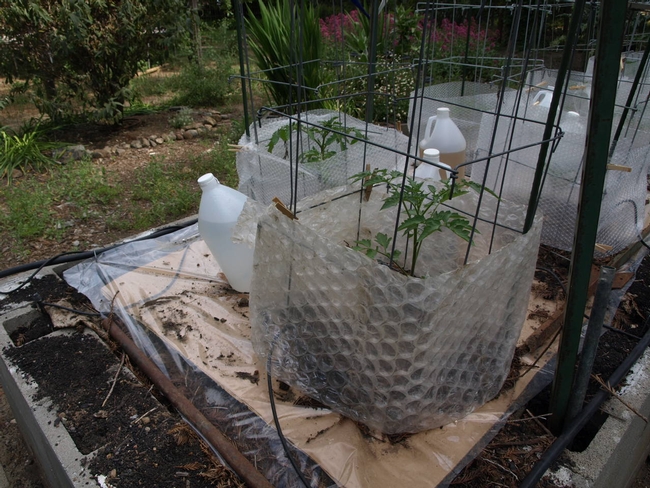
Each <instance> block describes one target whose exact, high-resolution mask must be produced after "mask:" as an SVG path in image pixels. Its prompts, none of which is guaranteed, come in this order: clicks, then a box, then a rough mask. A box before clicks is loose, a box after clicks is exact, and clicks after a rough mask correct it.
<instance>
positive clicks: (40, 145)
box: [0, 125, 61, 181]
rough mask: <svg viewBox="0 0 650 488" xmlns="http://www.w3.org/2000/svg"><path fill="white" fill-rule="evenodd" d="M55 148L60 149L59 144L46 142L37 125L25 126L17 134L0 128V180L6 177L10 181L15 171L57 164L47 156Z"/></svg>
mask: <svg viewBox="0 0 650 488" xmlns="http://www.w3.org/2000/svg"><path fill="white" fill-rule="evenodd" d="M57 147H61V144H59V143H55V142H48V141H46V140H45V133H44V131H43V130H41V129H40V128H39V126H38V125H37V126H35V127H29V126H27V127H26V128H25V129H24V130H23V131H21V132H20V133H18V134H14V133H12V131H11V130H10V129H8V128H5V127H2V128H0V178H4V177H7V180H8V181H10V180H11V174H12V172H13V171H14V170H15V169H19V170H22V171H26V170H28V169H33V170H35V171H43V170H45V169H47V168H48V167H50V166H52V165H53V164H56V163H57V162H56V160H54V159H53V158H52V156H51V155H48V153H51V151H52V150H53V149H55V148H57Z"/></svg>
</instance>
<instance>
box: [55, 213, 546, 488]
mask: <svg viewBox="0 0 650 488" xmlns="http://www.w3.org/2000/svg"><path fill="white" fill-rule="evenodd" d="M219 272H220V270H219V268H218V267H217V265H216V263H215V262H214V260H213V259H212V257H211V255H210V253H209V251H208V249H207V246H205V244H204V243H203V241H202V240H200V238H199V237H198V233H197V229H196V226H192V227H189V228H187V229H185V230H183V231H179V232H176V233H174V234H170V235H168V236H164V237H161V238H158V239H155V240H151V241H140V242H133V243H130V244H127V245H124V246H122V247H119V248H116V249H114V250H112V251H110V252H107V253H105V254H102V255H99V256H97V258H96V259H93V260H89V261H87V262H84V263H82V264H80V265H78V266H76V267H74V268H71V269H70V270H68V271H66V272H65V279H66V280H67V281H68V283H70V284H71V285H72V286H74V287H76V288H78V289H79V290H80V291H81V292H83V293H85V294H86V295H87V296H89V297H90V298H91V300H92V301H93V304H94V305H95V307H97V308H98V310H102V311H104V312H106V313H108V312H109V311H110V310H111V309H112V310H113V311H114V312H115V313H118V314H119V315H120V316H121V317H122V318H123V319H124V320H125V321H126V322H127V324H128V325H129V328H130V331H131V334H132V335H133V336H134V338H135V340H136V341H137V342H138V345H139V346H140V347H141V348H142V349H143V350H145V351H146V352H147V353H148V355H149V356H150V357H151V358H152V359H153V360H154V361H155V362H157V364H158V365H159V366H160V367H161V368H162V369H163V370H164V371H165V372H166V374H167V375H168V376H170V377H171V378H173V380H174V382H175V384H176V385H177V386H179V387H180V388H183V389H184V391H185V392H186V394H187V396H188V398H190V399H191V400H192V401H193V402H194V404H195V405H197V407H198V408H200V409H201V410H202V411H203V413H204V414H206V416H208V418H210V419H211V420H212V421H213V422H214V423H215V424H216V425H217V426H218V427H219V428H220V429H221V430H222V431H224V432H225V433H226V434H227V435H228V436H229V437H230V438H231V439H232V440H233V442H234V443H235V444H236V445H237V447H238V448H239V449H240V450H241V451H242V452H243V453H244V454H245V455H246V456H247V457H248V458H249V459H250V460H251V462H253V463H254V464H255V465H256V466H257V468H258V469H260V471H261V472H262V473H263V474H265V475H266V476H267V477H268V478H269V480H270V481H271V482H272V483H273V484H274V485H275V486H279V487H293V486H298V484H299V481H298V479H297V477H296V475H295V473H294V472H293V469H292V468H291V466H290V464H289V463H288V461H287V459H286V457H285V455H284V452H283V450H282V447H281V445H280V442H279V440H278V437H277V434H276V432H275V429H274V428H273V427H271V425H272V417H271V411H270V407H269V402H268V391H267V388H266V377H265V374H264V368H263V365H262V364H260V363H259V362H258V360H257V359H256V356H255V354H254V353H253V348H252V345H251V341H250V325H249V319H248V315H249V311H248V307H247V306H246V302H247V298H248V296H247V295H241V294H237V293H235V292H233V291H232V290H231V289H230V288H229V287H228V286H227V283H226V282H225V281H224V280H223V278H221V277H220V275H219ZM118 292H119V293H118ZM534 309H535V306H531V310H534ZM530 332H531V329H530V323H527V325H526V327H525V329H524V332H523V333H522V337H523V335H525V334H529V333H530ZM551 356H552V353H547V354H546V355H545V356H544V358H543V359H542V361H541V362H540V363H538V366H540V367H542V366H543V365H545V364H548V363H547V361H548V360H549V358H550V357H551ZM522 360H523V362H524V364H530V363H531V362H532V361H533V358H530V357H528V356H525V357H524V358H522ZM547 368H548V366H547ZM550 379H551V375H550V374H549V372H548V371H547V369H542V370H538V369H534V370H533V371H532V372H529V373H528V374H526V375H525V376H523V377H522V378H521V379H519V380H518V381H517V383H516V385H515V387H514V388H513V389H511V390H508V391H506V392H504V393H502V394H501V395H500V396H499V397H497V398H496V399H495V400H493V401H491V402H489V403H487V404H486V405H484V406H483V407H481V408H480V409H478V410H476V411H475V412H474V413H472V414H470V415H468V416H466V417H464V418H463V419H460V420H458V421H457V422H454V423H451V424H449V425H446V426H444V427H443V428H441V429H434V430H430V431H426V432H422V433H419V434H416V435H412V436H409V437H408V438H407V439H405V440H402V441H401V442H398V443H394V442H391V440H390V439H388V438H386V437H385V436H382V435H381V434H379V433H372V432H369V431H368V430H367V429H362V428H360V426H359V424H357V423H355V422H354V421H352V420H350V419H347V418H345V417H342V416H340V415H338V414H335V413H333V412H332V411H330V410H329V409H325V408H312V407H300V406H296V405H294V402H295V401H296V400H297V399H299V398H302V399H303V400H304V397H303V394H302V393H301V392H299V391H297V390H296V389H294V388H291V389H289V390H283V389H281V388H280V385H279V384H278V383H277V382H274V385H275V391H276V402H277V404H278V414H279V418H280V422H281V425H282V426H283V430H284V432H285V435H286V436H287V437H288V439H289V441H290V444H291V446H292V449H294V448H296V450H295V451H294V457H297V459H298V462H299V465H300V466H301V469H302V470H303V471H304V472H305V473H306V475H307V476H308V477H310V478H311V479H312V483H311V484H312V486H328V485H339V486H347V487H373V488H381V487H387V488H388V487H394V486H404V485H407V484H411V485H413V486H436V485H438V484H440V485H441V486H443V485H446V484H448V483H449V482H451V480H452V479H453V478H454V476H455V475H456V474H457V473H458V472H459V471H460V469H461V468H462V467H463V466H464V465H465V464H467V463H468V462H469V461H471V460H472V459H473V458H474V457H475V456H476V455H477V454H478V453H480V450H481V449H482V448H483V447H484V445H485V444H486V443H487V442H488V441H489V440H490V439H491V437H492V436H493V435H494V434H496V432H497V431H498V429H499V428H500V426H501V425H502V423H503V422H505V420H506V419H507V417H508V415H509V414H510V413H512V412H513V411H515V410H516V409H517V408H519V407H520V406H522V405H523V404H525V402H527V401H528V399H529V398H530V397H531V396H532V395H534V394H535V393H536V392H538V391H539V390H540V389H541V388H542V387H543V386H544V385H546V384H547V383H548V381H550ZM299 403H300V402H299Z"/></svg>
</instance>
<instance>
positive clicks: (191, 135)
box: [183, 129, 199, 139]
mask: <svg viewBox="0 0 650 488" xmlns="http://www.w3.org/2000/svg"><path fill="white" fill-rule="evenodd" d="M198 136H199V131H197V130H196V129H190V130H186V131H185V133H184V134H183V137H184V138H185V139H194V138H195V137H198Z"/></svg>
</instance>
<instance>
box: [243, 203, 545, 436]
mask: <svg viewBox="0 0 650 488" xmlns="http://www.w3.org/2000/svg"><path fill="white" fill-rule="evenodd" d="M328 196H329V198H330V199H331V200H330V201H329V203H326V204H320V205H315V204H316V202H317V200H318V198H317V197H315V198H314V199H312V200H310V201H305V202H304V205H305V207H308V206H309V205H312V204H314V205H315V206H314V207H313V209H311V210H310V209H309V208H307V209H306V210H304V211H302V212H300V213H299V219H300V220H298V221H292V220H289V219H288V218H286V217H285V216H283V215H282V214H280V213H279V212H277V211H275V210H273V209H272V210H270V211H269V213H268V214H267V215H265V216H264V217H263V218H261V219H260V222H259V226H258V233H257V241H256V251H255V264H254V269H255V273H254V278H253V283H252V285H251V325H252V329H253V346H254V348H255V350H256V352H257V353H258V354H259V355H260V356H262V357H264V358H268V357H269V355H270V356H271V358H272V362H271V363H272V373H273V375H274V376H277V377H278V378H280V379H282V380H283V381H285V382H287V383H288V384H290V385H293V386H296V387H297V388H298V389H300V390H302V391H305V392H306V393H307V394H308V395H309V396H311V397H312V398H316V399H317V400H319V401H321V402H322V403H324V404H325V405H327V406H329V407H331V408H332V409H333V410H335V411H337V412H340V413H342V414H343V415H345V416H347V417H350V418H352V419H354V420H357V421H359V422H362V423H364V424H367V425H369V426H370V427H373V428H375V429H378V430H380V431H382V432H385V433H389V434H392V433H402V432H419V431H422V430H426V429H432V428H434V427H438V426H441V425H444V424H446V423H448V422H450V421H452V420H454V419H458V418H460V417H463V416H465V415H467V414H468V413H469V412H471V411H473V410H474V409H476V408H477V407H479V406H481V405H483V404H484V403H485V402H487V401H488V400H490V399H491V398H493V397H494V396H495V395H496V394H497V392H498V391H499V389H500V388H501V386H502V384H503V382H504V380H505V378H506V376H507V374H508V371H509V368H510V362H511V360H512V355H513V353H514V349H515V346H516V342H517V339H518V337H519V334H520V331H521V327H522V325H523V323H524V320H525V316H526V309H527V303H528V297H529V293H530V286H531V283H532V279H533V273H534V269H535V262H536V257H537V250H538V246H539V235H540V230H541V222H540V221H538V222H537V223H536V225H535V226H534V228H533V229H532V230H531V232H529V233H528V234H527V235H519V234H516V233H514V232H509V231H503V232H502V233H501V237H497V238H496V239H495V244H494V247H493V248H492V253H491V254H489V255H486V254H487V250H488V248H487V246H485V247H483V252H482V255H478V254H479V253H480V246H477V248H476V252H477V254H476V255H473V257H474V258H475V261H474V262H472V263H470V264H468V265H467V266H464V267H459V266H460V264H459V263H462V258H461V257H464V255H465V251H464V250H465V246H464V245H463V243H464V241H461V240H460V239H459V238H458V237H456V236H455V235H453V234H452V233H451V232H450V231H447V230H446V229H445V231H443V232H440V233H436V234H434V235H433V236H431V238H430V241H431V247H430V248H429V249H427V250H423V251H422V254H425V255H428V257H429V261H428V265H427V266H423V268H422V269H421V271H420V273H419V274H424V275H426V277H425V278H414V277H409V276H405V275H402V274H400V273H397V272H395V271H392V270H390V269H389V268H388V267H387V266H385V265H384V264H380V263H378V262H376V261H374V260H371V259H369V258H368V257H366V256H365V255H364V254H362V253H360V252H357V251H354V250H352V249H350V248H348V247H346V243H354V241H355V239H356V238H357V234H356V229H357V225H356V224H357V218H358V216H359V212H360V211H361V222H362V223H363V226H362V230H361V232H362V236H363V235H374V234H376V233H377V232H385V233H388V234H390V235H392V229H393V225H394V222H395V217H396V216H395V215H391V214H390V212H389V211H388V210H385V211H381V212H380V211H379V208H380V207H381V203H382V197H383V195H381V194H380V192H379V191H375V192H373V194H372V198H371V200H370V202H367V203H363V204H361V205H362V208H361V209H359V205H360V203H359V200H360V199H359V195H358V194H351V195H348V196H341V195H337V194H336V192H332V193H331V194H330V195H328ZM333 197H335V198H333ZM476 198H477V195H476V194H475V193H473V192H471V193H468V194H466V195H463V196H461V197H458V199H454V200H453V201H452V202H453V206H458V207H463V208H465V209H466V210H471V207H472V206H473V207H474V208H475V207H476V204H477V200H476ZM496 206H497V200H496V199H495V198H493V197H489V195H485V196H484V201H483V209H482V210H484V211H486V212H488V209H492V213H494V209H495V207H496ZM507 209H508V205H506V204H503V206H502V207H501V209H500V212H504V213H506V212H507ZM509 209H510V210H511V211H512V215H511V216H512V218H513V219H515V220H518V218H521V216H522V215H523V214H522V213H521V212H519V213H517V212H515V211H514V210H515V209H514V208H513V207H512V206H510V207H509ZM500 220H501V219H500ZM503 220H506V217H505V216H504V218H503ZM489 234H490V233H489V228H488V229H485V232H482V233H481V235H482V236H483V238H485V236H488V235H489ZM441 270H442V271H441ZM445 271H446V272H445Z"/></svg>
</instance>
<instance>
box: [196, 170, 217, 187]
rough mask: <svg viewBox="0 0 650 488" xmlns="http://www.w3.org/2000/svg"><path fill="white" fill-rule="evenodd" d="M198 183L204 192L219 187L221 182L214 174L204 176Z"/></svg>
mask: <svg viewBox="0 0 650 488" xmlns="http://www.w3.org/2000/svg"><path fill="white" fill-rule="evenodd" d="M197 181H198V183H199V186H200V187H201V188H202V189H204V190H207V189H208V188H215V187H217V186H219V180H218V179H217V178H216V177H215V176H214V175H213V174H212V173H206V174H204V175H203V176H201V177H200V178H199V179H198V180H197Z"/></svg>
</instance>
